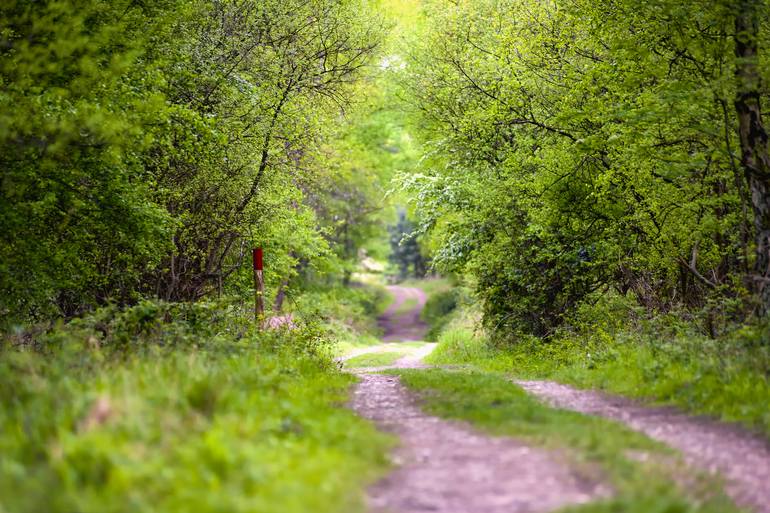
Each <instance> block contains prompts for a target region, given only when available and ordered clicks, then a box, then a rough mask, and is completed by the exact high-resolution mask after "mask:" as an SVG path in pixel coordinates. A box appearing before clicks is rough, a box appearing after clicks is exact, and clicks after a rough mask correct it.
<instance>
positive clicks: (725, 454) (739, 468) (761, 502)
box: [517, 381, 770, 513]
mask: <svg viewBox="0 0 770 513" xmlns="http://www.w3.org/2000/svg"><path fill="white" fill-rule="evenodd" d="M517 383H518V384H519V385H520V386H521V387H523V388H524V389H525V390H527V391H528V392H530V393H532V394H534V395H536V396H538V397H540V398H542V399H543V400H545V401H546V402H548V403H549V404H551V405H553V406H556V407H558V408H564V409H569V410H574V411H579V412H581V413H586V414H589V415H598V416H601V417H607V418H610V419H614V420H617V421H620V422H622V423H624V424H627V425H628V426H629V427H631V428H632V429H635V430H637V431H640V432H642V433H644V434H646V435H647V436H649V437H650V438H653V439H655V440H659V441H661V442H663V443H665V444H666V445H668V446H670V447H673V448H675V449H677V450H679V451H680V452H681V453H682V454H683V455H684V456H685V459H686V461H687V463H688V464H690V465H691V466H693V467H694V468H699V469H703V470H706V471H708V472H710V473H718V474H720V475H721V476H723V477H724V479H725V481H726V483H725V484H726V492H727V493H728V494H729V495H730V496H731V497H732V498H733V500H734V501H735V502H736V503H737V504H739V505H741V506H745V507H749V508H751V509H752V510H753V511H755V512H757V513H770V444H768V441H767V440H766V439H765V438H762V437H760V436H758V435H755V434H753V433H749V432H747V431H746V430H744V429H741V428H740V427H737V426H733V425H729V424H725V423H722V422H717V421H715V420H712V419H708V418H704V417H693V416H690V415H686V414H684V413H681V412H679V411H677V410H676V409H674V408H655V407H649V406H643V405H640V404H638V403H635V402H634V401H631V400H629V399H626V398H621V397H615V396H610V395H607V394H603V393H601V392H597V391H592V390H578V389H575V388H572V387H569V386H567V385H562V384H559V383H554V382H550V381H518V382H517Z"/></svg>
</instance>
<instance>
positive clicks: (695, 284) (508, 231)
mask: <svg viewBox="0 0 770 513" xmlns="http://www.w3.org/2000/svg"><path fill="white" fill-rule="evenodd" d="M426 11H427V13H428V18H429V19H431V20H432V21H431V23H430V28H428V29H426V31H425V34H424V36H423V37H422V41H420V42H415V49H414V51H413V52H412V55H411V59H410V67H409V76H408V77H407V79H406V82H407V88H408V90H409V97H410V100H411V103H412V105H413V106H414V110H415V113H416V119H417V124H418V130H419V132H420V134H421V137H422V139H423V140H424V141H425V144H426V145H427V150H428V151H427V156H426V158H425V160H424V163H423V166H422V169H421V171H420V173H418V174H413V175H405V176H404V178H403V184H404V187H405V188H406V189H407V190H410V191H412V192H413V193H415V195H416V197H417V198H418V199H417V207H418V212H419V214H420V219H421V227H420V230H421V231H422V233H424V234H428V235H427V236H429V237H430V238H431V239H432V240H433V241H434V244H436V245H437V246H438V248H439V249H438V251H437V254H436V255H435V262H436V264H437V265H438V266H439V267H440V268H441V269H443V270H444V271H448V272H455V273H463V274H466V275H468V276H470V280H471V283H473V284H474V286H475V288H476V291H477V293H478V295H479V296H480V297H481V299H482V300H483V305H484V312H485V317H486V320H487V322H488V324H489V325H490V326H492V327H495V328H498V329H500V330H508V331H509V332H510V331H525V332H529V333H534V334H538V335H548V334H551V333H553V332H554V330H556V329H558V328H559V326H560V325H562V324H563V323H564V322H565V320H566V319H568V318H569V316H570V315H572V314H573V313H574V312H575V311H576V309H578V308H579V306H580V305H581V304H585V303H586V302H591V301H596V300H597V298H599V297H602V296H606V295H608V294H615V295H620V296H625V297H633V298H634V299H635V300H636V301H637V302H638V304H639V305H641V306H643V307H644V308H645V309H646V310H647V311H648V312H650V313H651V314H654V313H661V312H663V313H665V312H674V311H678V312H683V313H684V314H685V315H687V316H689V317H691V318H694V319H698V320H700V321H702V323H701V325H702V326H703V329H704V330H705V331H707V332H708V333H709V334H711V335H717V334H719V333H720V332H721V331H722V330H724V329H725V328H726V326H728V325H730V323H733V322H742V321H744V320H745V319H746V318H747V317H750V316H751V315H753V314H757V315H758V316H764V315H765V314H767V313H768V311H769V310H770V286H767V283H768V280H770V239H769V238H768V237H769V235H768V234H770V189H769V188H768V187H770V166H768V153H767V130H766V127H765V125H764V122H763V119H762V112H761V106H762V104H763V103H764V104H767V101H768V99H770V98H768V89H767V84H768V80H770V76H768V75H770V62H769V61H768V52H766V51H764V50H765V49H767V48H768V47H770V40H768V34H770V31H769V30H768V14H769V12H770V10H769V9H768V5H767V3H766V2H764V1H763V0H722V1H719V2H712V1H700V0H689V1H685V2H679V1H677V2H674V1H669V0H654V1H651V2H635V1H626V0H613V1H610V2H591V1H587V0H559V1H545V2H542V1H536V0H515V1H514V0H502V1H499V0H478V1H473V2H469V1H457V2H454V1H435V2H428V3H427V4H426Z"/></svg>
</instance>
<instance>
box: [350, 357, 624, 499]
mask: <svg viewBox="0 0 770 513" xmlns="http://www.w3.org/2000/svg"><path fill="white" fill-rule="evenodd" d="M432 348H433V346H432V345H430V346H428V347H427V348H426V349H424V350H423V353H426V352H428V351H429V350H430V349H432ZM420 365H421V362H420V360H419V355H417V356H415V355H412V356H411V357H406V358H404V359H402V360H400V361H399V362H397V363H396V365H394V366H393V367H394V368H404V367H419V366H420ZM359 375H360V378H361V381H360V383H359V385H358V387H357V388H356V391H355V394H354V396H353V401H352V407H353V409H354V410H355V411H356V412H358V413H359V414H360V415H361V416H363V417H365V418H368V419H370V420H372V421H374V422H375V423H376V424H377V425H378V426H379V427H380V429H382V430H385V431H388V432H391V433H394V434H395V435H397V436H398V437H399V439H400V442H401V444H400V446H399V448H398V449H397V451H396V452H395V454H394V455H393V460H394V462H395V463H396V464H397V465H398V468H397V469H396V470H395V471H394V472H393V473H391V474H390V475H389V476H388V477H387V478H386V479H384V480H383V481H381V482H380V483H378V484H377V485H375V486H374V487H373V488H372V489H371V490H370V492H369V505H370V511H372V512H373V513H379V512H389V513H421V512H434V513H530V512H546V511H553V510H555V509H558V508H560V507H563V506H567V505H570V504H581V503H585V502H589V501H592V500H595V499H596V498H597V497H600V496H604V495H607V494H609V489H607V488H605V487H603V486H602V485H600V484H598V483H594V482H590V481H588V480H587V479H584V478H581V477H580V476H578V475H577V474H575V473H573V472H572V470H571V469H570V467H569V465H567V464H566V463H565V462H563V461H562V459H561V458H560V457H559V455H557V454H555V453H552V452H549V451H546V450H543V449H538V448H533V447H529V446H527V445H525V444H523V443H521V442H518V441H516V440H513V439H510V438H502V437H491V436H487V435H484V434H481V433H479V432H478V431H476V430H475V429H473V428H472V427H470V426H469V425H466V424H464V423H460V422H452V421H447V420H443V419H439V418H438V417H433V416H430V415H426V414H425V413H423V412H422V410H421V409H420V407H419V406H418V405H417V404H416V403H415V401H414V399H413V397H412V396H411V395H410V394H409V393H408V392H407V391H406V390H405V388H404V387H403V386H402V385H401V384H400V383H399V379H398V377H396V376H388V375H378V374H370V373H360V374H359Z"/></svg>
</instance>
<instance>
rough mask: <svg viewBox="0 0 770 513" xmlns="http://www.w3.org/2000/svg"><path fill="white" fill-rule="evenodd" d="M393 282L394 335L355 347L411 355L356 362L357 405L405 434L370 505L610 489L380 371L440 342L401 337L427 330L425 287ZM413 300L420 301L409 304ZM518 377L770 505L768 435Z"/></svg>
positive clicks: (554, 401) (410, 361)
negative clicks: (436, 408)
mask: <svg viewBox="0 0 770 513" xmlns="http://www.w3.org/2000/svg"><path fill="white" fill-rule="evenodd" d="M389 289H390V290H391V292H392V293H393V295H394V297H395V299H394V301H393V304H391V305H390V307H389V308H388V309H387V311H386V312H385V313H384V314H383V316H382V317H381V318H380V321H379V322H380V325H381V326H382V327H383V329H384V332H385V335H384V337H383V342H386V343H384V344H381V345H379V346H373V347H370V348H365V349H362V350H360V351H356V352H355V353H354V354H353V355H349V356H355V355H360V354H363V353H377V352H388V351H401V350H402V349H403V352H402V354H403V356H402V357H401V358H400V359H398V360H397V361H396V362H395V363H394V364H392V365H383V366H379V367H368V368H359V369H355V370H354V372H356V374H357V375H358V376H359V378H360V382H359V384H358V386H357V388H356V390H355V393H354V396H353V399H352V403H351V406H352V408H353V409H354V410H355V411H356V412H357V413H358V414H359V415H361V416H362V417H364V418H367V419H369V420H371V421H373V422H375V424H377V426H378V427H379V428H380V429H382V430H383V431H386V432H390V433H393V434H395V435H396V436H398V438H399V440H400V446H399V448H398V449H397V450H396V451H395V452H394V454H393V461H394V463H395V464H396V465H397V468H396V469H395V470H394V471H393V472H392V473H391V474H390V475H389V476H387V477H386V478H385V479H383V480H382V481H380V482H379V483H377V484H376V485H375V486H374V487H372V488H371V489H370V490H369V503H370V511H371V512H372V513H379V512H385V511H393V512H397V513H418V512H427V511H432V512H438V513H443V512H446V513H450V512H453V513H456V512H467V513H473V512H480V511H484V512H491V513H495V512H498V511H499V512H540V511H543V512H545V511H552V510H555V509H559V508H561V507H565V506H568V505H572V504H582V503H586V502H590V501H593V500H596V499H600V498H602V497H607V496H609V495H611V493H612V490H611V488H610V487H609V486H607V485H605V484H603V483H600V482H596V481H591V480H589V479H586V478H585V477H583V476H581V475H579V474H577V473H576V472H575V471H574V470H573V469H571V467H570V465H569V464H568V463H567V462H566V461H564V459H563V457H561V456H560V455H559V454H558V453H554V452H552V451H547V450H545V449H541V448H536V447H531V446H529V445H527V444H525V443H523V442H521V441H518V440H516V439H513V438H505V437H493V436H488V435H485V434H483V433H481V432H479V431H477V430H476V429H474V428H473V427H472V426H470V425H468V424H466V423H464V422H458V421H449V420H444V419H440V418H438V417H434V416H431V415H427V414H425V413H424V412H423V411H422V409H421V408H420V406H419V404H418V401H417V399H416V397H415V396H414V395H413V394H411V393H410V392H409V391H408V390H407V389H406V388H405V387H404V386H403V385H402V384H401V383H400V379H399V377H398V376H394V375H386V374H377V373H378V372H380V371H384V370H390V369H415V368H428V367H429V366H428V365H426V364H425V363H424V362H423V359H424V358H425V357H427V356H428V355H429V354H430V353H431V352H432V351H433V350H434V349H435V347H436V344H429V343H426V344H424V345H414V344H412V345H409V346H407V345H403V346H402V345H401V344H398V343H397V342H398V341H402V342H403V341H407V340H409V341H413V340H419V336H421V335H420V334H423V335H424V333H425V325H424V323H423V322H422V321H421V320H420V314H421V311H422V308H423V306H424V304H425V295H424V293H423V292H422V291H421V290H419V289H414V288H407V287H389ZM410 300H415V301H414V304H412V305H409V304H408V303H407V302H408V301H410ZM405 305H408V306H406V307H405ZM516 384H518V385H519V386H521V387H522V388H524V389H525V390H526V391H527V392H528V393H530V394H532V395H535V396H537V397H539V398H541V399H542V400H544V401H545V402H547V403H549V404H550V405H552V406H554V407H557V408H563V409H569V410H574V411H578V412H580V413H584V414H587V415H596V416H601V417H606V418H610V419H613V420H616V421H618V422H621V423H623V424H626V425H628V426H629V427H631V428H632V429H634V430H636V431H640V432H642V433H644V434H646V435H647V436H649V437H650V438H653V439H656V440H658V441H661V442H663V443H665V444H667V445H669V446H670V447H672V448H674V449H677V450H678V451H680V452H681V453H682V454H683V455H684V457H685V460H686V461H687V463H688V464H689V465H690V466H692V467H693V468H698V469H702V470H705V471H707V472H710V473H713V474H716V473H719V474H720V475H721V476H723V477H724V478H725V482H726V486H725V491H726V492H727V493H728V494H729V495H730V496H731V497H732V498H733V499H734V500H735V501H736V503H737V504H739V505H741V506H745V507H748V508H750V509H751V510H752V511H754V512H756V513H770V488H768V487H767V486H766V483H767V482H769V481H770V445H768V443H767V441H766V440H764V439H762V438H760V437H757V436H754V435H751V434H749V433H747V432H746V431H744V430H741V429H740V428H736V427H733V426H730V425H726V424H724V423H719V422H716V421H712V420H708V419H705V418H701V417H692V416H689V415H686V414H683V413H679V412H677V411H675V410H674V409H672V408H655V407H649V406H641V405H638V404H636V403H634V402H633V401H631V400H628V399H625V398H621V397H613V396H608V395H605V394H602V393H600V392H596V391H590V390H589V391H586V390H577V389H574V388H572V387H569V386H566V385H561V384H558V383H554V382H547V381H516Z"/></svg>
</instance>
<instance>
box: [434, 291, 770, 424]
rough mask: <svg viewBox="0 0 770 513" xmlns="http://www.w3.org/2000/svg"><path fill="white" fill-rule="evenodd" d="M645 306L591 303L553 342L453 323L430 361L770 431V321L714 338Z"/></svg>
mask: <svg viewBox="0 0 770 513" xmlns="http://www.w3.org/2000/svg"><path fill="white" fill-rule="evenodd" d="M638 310H639V307H638V306H636V305H633V304H629V301H628V300H620V299H618V298H607V299H606V300H604V301H598V302H597V303H595V304H594V305H591V306H587V305H584V306H583V307H582V308H581V315H582V319H583V321H582V322H580V321H579V320H578V319H573V321H572V324H573V325H576V326H580V327H579V328H574V327H573V328H570V329H563V330H561V331H560V332H559V333H558V334H556V335H554V336H553V337H551V338H550V339H549V340H548V341H547V342H544V341H542V340H541V339H538V338H536V337H531V336H530V337H520V338H518V339H517V340H516V342H515V343H513V344H511V343H510V342H506V343H504V344H502V345H500V344H495V337H485V336H484V335H483V334H480V333H477V332H474V331H473V330H472V329H470V328H468V327H463V326H452V325H450V327H449V328H448V329H446V330H445V331H444V332H443V333H442V334H441V336H440V337H439V346H438V347H437V349H436V350H435V351H434V353H433V354H432V355H431V356H430V360H429V361H430V363H433V364H443V365H447V364H449V365H457V364H462V365H471V366H473V367H477V368H481V369H487V370H494V371H500V372H507V373H513V374H515V375H516V376H518V377H521V378H532V379H555V380H558V381H563V382H567V383H571V384H574V385H577V386H580V387H586V388H599V389H603V390H607V391H610V392H613V393H618V394H623V395H628V396H632V397H639V398H643V399H651V400H655V401H661V402H665V403H669V404H675V405H677V406H680V407H682V408H683V409H685V410H687V411H692V412H695V413H701V414H707V415H711V416H714V417H716V418H720V419H722V420H725V421H730V422H740V423H742V424H743V425H745V426H747V427H749V428H751V429H756V430H760V431H762V432H764V433H770V414H769V413H768V410H767V407H766V405H767V404H768V401H770V381H768V375H770V351H768V348H767V344H766V340H767V337H768V334H769V332H768V327H767V326H765V325H754V326H747V327H743V328H740V329H737V330H735V331H732V332H730V333H727V334H724V335H722V336H720V337H719V338H717V339H711V338H709V337H705V336H703V335H701V334H699V333H698V331H697V330H696V329H694V326H693V322H694V321H692V320H690V321H686V320H683V319H682V316H680V315H675V314H672V315H671V316H668V317H656V318H652V319H650V318H647V317H645V316H642V315H638V314H639V313H640V312H639V311H638Z"/></svg>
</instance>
